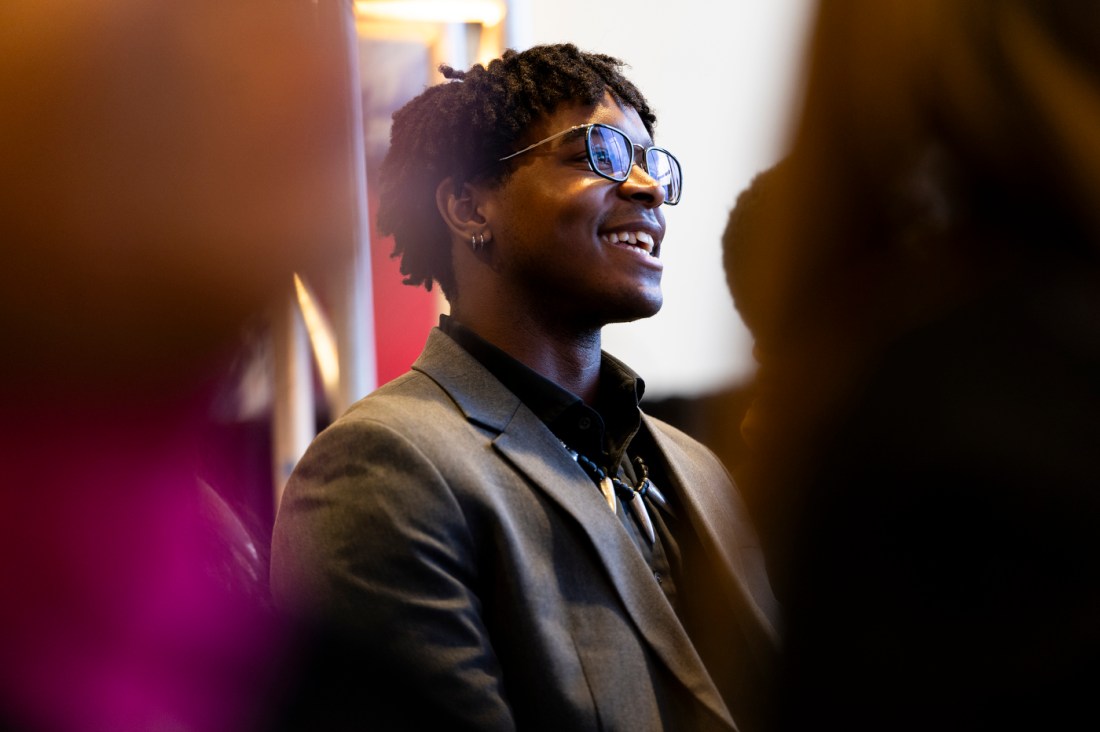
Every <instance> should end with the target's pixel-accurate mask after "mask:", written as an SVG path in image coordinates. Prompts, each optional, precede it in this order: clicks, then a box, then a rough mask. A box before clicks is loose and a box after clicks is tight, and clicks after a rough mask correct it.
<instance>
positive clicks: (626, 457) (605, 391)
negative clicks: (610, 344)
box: [272, 44, 775, 730]
mask: <svg viewBox="0 0 1100 732" xmlns="http://www.w3.org/2000/svg"><path fill="white" fill-rule="evenodd" d="M621 67H622V63H621V62H620V61H619V60H617V59H614V58H612V57H610V56H606V55H603V54H596V53H587V52H583V51H580V50H579V49H577V48H576V47H575V46H573V45H571V44H560V45H550V46H536V47H533V48H530V49H528V50H525V51H523V52H520V53H517V52H515V51H506V52H505V53H504V55H503V57H502V58H500V59H496V60H494V61H492V62H491V63H489V64H488V66H487V67H483V66H481V65H475V66H473V67H472V68H471V69H470V70H468V71H459V70H455V69H452V68H450V67H448V66H443V67H441V71H442V72H443V74H444V76H445V77H447V78H448V79H449V80H450V81H449V82H448V83H443V84H440V85H437V86H433V87H429V88H428V89H427V90H426V91H425V92H424V93H422V94H421V95H420V96H418V97H416V98H415V99H413V100H412V101H411V102H409V103H408V105H406V106H405V107H403V108H402V109H401V110H399V111H398V112H397V113H396V114H395V115H394V123H393V128H392V133H391V147H390V150H389V152H388V154H387V157H386V160H385V162H384V164H383V167H382V173H381V188H380V208H379V217H378V220H379V227H380V229H381V230H383V231H388V232H392V233H394V234H395V240H396V252H395V253H396V254H397V255H399V256H400V257H401V271H402V273H404V274H405V275H406V276H407V280H406V282H407V284H410V285H414V286H415V285H424V286H426V287H431V286H432V284H433V283H435V284H438V285H439V286H440V287H441V289H442V290H443V293H444V295H445V296H446V297H447V299H448V301H449V304H450V307H451V313H450V315H449V316H444V317H443V318H442V319H441V322H440V326H439V328H437V329H434V330H433V331H432V333H431V334H430V336H429V339H428V341H427V344H426V346H425V349H424V351H423V353H422V354H421V356H420V358H419V359H418V360H417V362H416V364H415V365H414V366H413V368H412V370H411V371H410V372H409V373H407V374H405V375H403V376H401V377H399V378H398V379H396V380H395V381H392V382H390V383H389V384H387V385H385V386H383V387H381V388H380V389H378V390H377V391H375V392H374V393H373V394H371V395H370V396H368V397H367V398H366V399H364V400H362V401H360V402H359V403H358V404H357V405H355V406H353V407H352V408H351V409H350V410H349V411H348V412H347V413H346V414H344V415H343V416H342V417H341V418H340V419H338V420H337V421H336V422H335V423H334V425H333V426H331V427H329V428H328V429H327V430H325V431H324V432H322V433H321V435H319V436H318V438H317V439H316V440H315V441H314V442H313V444H312V445H311V447H310V448H309V450H308V452H307V453H306V455H305V457H304V458H303V459H302V460H301V461H300V463H299V464H298V466H297V467H296V469H295V471H294V474H293V476H292V477H291V480H290V482H289V483H288V486H287V489H286V493H285V494H284V498H283V502H282V505H281V507H280V510H279V514H278V517H277V519H276V526H275V535H274V541H273V546H272V592H273V595H274V597H275V600H276V602H277V603H280V604H281V605H282V606H283V607H285V608H287V609H288V611H290V612H293V613H296V614H301V615H302V616H304V617H307V618H313V619H315V620H316V621H317V622H318V623H319V624H320V627H321V632H322V633H327V634H331V636H333V637H335V638H342V639H344V643H345V644H346V647H347V649H348V651H347V654H345V656H344V658H343V659H342V660H340V659H337V658H336V657H335V656H336V654H333V656H332V658H331V661H332V663H334V664H335V663H338V662H339V663H343V664H344V665H345V668H346V669H347V674H346V676H345V677H344V678H343V679H341V680H340V684H339V685H338V686H335V687H334V689H333V691H332V698H334V699H340V698H341V697H342V698H343V701H342V702H338V707H337V708H338V709H341V710H342V711H344V712H346V713H347V715H348V716H346V717H345V718H344V720H337V721H342V722H343V723H344V724H346V726H347V727H355V726H356V725H357V723H358V722H359V720H361V719H363V718H368V717H369V719H370V720H371V722H372V724H373V725H374V727H373V728H375V729H437V728H438V729H469V730H511V729H527V730H535V729H540V730H541V729H546V730H561V729H570V730H572V729H596V728H601V729H634V730H658V729H675V730H703V729H707V730H711V729H713V730H732V729H740V730H753V729H760V728H761V724H762V722H761V719H760V714H761V713H762V706H763V705H762V702H765V701H766V699H767V698H768V697H767V694H766V688H767V683H768V681H769V680H770V671H771V668H772V662H773V655H774V652H775V639H774V631H773V630H772V626H771V621H770V619H769V617H768V613H769V612H770V611H772V610H773V605H774V601H773V599H772V598H771V592H770V589H769V588H768V584H767V577H766V575H765V574H764V572H763V562H762V560H761V559H760V557H759V549H758V547H757V545H756V539H755V536H754V534H753V531H752V528H751V526H750V524H749V522H748V518H747V515H746V513H745V510H744V507H743V505H742V503H741V501H740V497H739V495H738V494H737V492H736V489H735V488H734V486H733V485H732V484H731V482H730V479H729V476H728V474H727V472H726V470H725V469H724V467H723V466H722V465H721V463H720V462H719V461H718V460H717V458H716V457H715V456H714V455H713V454H712V453H711V452H710V451H708V450H707V449H706V448H704V447H703V446H702V445H701V444H699V443H698V442H696V441H695V440H693V439H691V438H689V437H688V436H687V435H685V434H684V433H682V432H680V431H678V430H676V429H675V428H673V427H671V426H669V425H667V424H665V423H662V422H660V421H659V420H656V419H653V418H651V417H649V416H648V415H646V414H643V413H642V411H641V410H640V409H639V406H638V403H639V400H640V398H641V395H642V391H643V388H644V385H643V383H642V381H641V379H640V378H639V377H638V376H637V375H636V374H635V373H634V372H633V371H631V370H630V369H629V368H628V367H626V366H625V365H624V364H622V363H621V362H619V361H618V360H616V359H614V358H613V357H612V356H610V355H608V354H606V353H603V352H602V351H601V347H600V344H601V330H602V328H603V326H604V325H606V324H608V323H612V322H625V321H632V320H636V319H639V318H643V317H649V316H652V315H654V314H655V313H656V312H657V311H658V309H659V308H660V306H661V304H662V294H661V286H660V283H661V273H662V269H663V265H662V260H661V259H660V255H661V249H662V246H663V239H664V234H665V218H664V213H663V211H664V209H663V206H664V204H666V203H667V204H672V203H676V202H677V200H678V199H679V195H680V170H679V163H678V162H677V161H676V160H675V158H673V157H672V156H671V155H670V154H669V153H668V152H667V151H665V150H664V149H662V148H656V147H653V142H652V136H653V128H654V124H655V122H656V117H655V115H654V113H653V111H652V110H651V108H650V106H649V103H648V102H647V101H646V99H645V97H644V96H643V95H642V94H641V92H639V90H638V89H637V88H636V87H635V86H634V85H633V84H632V83H631V82H630V81H629V80H628V79H626V78H625V77H624V76H623V75H622V72H621ZM609 509H610V510H609ZM334 647H335V644H329V645H328V648H330V649H331V648H334ZM318 663H319V665H322V666H323V664H324V659H321V660H320V661H318ZM356 710H358V711H356ZM325 722H326V723H327V724H329V725H330V726H331V725H332V724H333V722H332V721H331V720H330V719H327V718H326V719H325Z"/></svg>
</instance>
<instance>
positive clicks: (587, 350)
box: [454, 310, 601, 404]
mask: <svg viewBox="0 0 1100 732" xmlns="http://www.w3.org/2000/svg"><path fill="white" fill-rule="evenodd" d="M516 315H517V317H512V318H510V319H508V320H503V319H500V318H484V317H478V314H477V313H468V312H463V311H461V310H459V311H456V312H455V313H454V318H455V319H456V320H457V321H458V322H460V323H461V324H462V325H463V326H465V327H467V328H469V329H470V330H472V331H473V332H474V333H476V334H477V335H479V336H481V337H482V338H483V339H485V340H486V341H488V342H489V343H492V344H493V345H494V346H496V347H497V348H499V349H500V350H502V351H504V352H505V353H507V354H508V355H509V356H511V357H512V358H514V359H516V360H517V361H519V362H520V363H522V364H523V365H525V366H527V367H528V368H530V369H532V370H533V371H536V372H537V373H539V374H540V375H542V376H544V377H545V378H547V379H549V380H550V381H553V382H554V383H555V384H557V385H558V386H560V387H562V388H563V389H567V390H568V391H570V392H572V393H574V394H576V395H577V396H579V397H580V398H581V399H583V400H584V401H585V403H587V404H591V403H592V402H593V400H594V399H595V397H596V392H597V389H598V386H599V376H600V355H601V353H600V347H601V337H600V336H601V332H600V329H599V328H593V329H569V328H547V327H545V326H544V325H542V324H540V323H538V322H537V321H534V320H532V319H530V318H525V317H522V315H521V314H516Z"/></svg>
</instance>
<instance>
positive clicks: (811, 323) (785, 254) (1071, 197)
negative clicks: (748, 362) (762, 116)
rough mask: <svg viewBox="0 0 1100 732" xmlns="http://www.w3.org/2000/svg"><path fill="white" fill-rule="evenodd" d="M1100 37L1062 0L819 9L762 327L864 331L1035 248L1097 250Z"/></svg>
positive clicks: (773, 240)
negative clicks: (828, 325)
mask: <svg viewBox="0 0 1100 732" xmlns="http://www.w3.org/2000/svg"><path fill="white" fill-rule="evenodd" d="M1098 36H1100V6H1096V5H1095V4H1091V3H1080V2H1074V1H1072V0H975V1H974V2H965V3H960V2H954V1H953V0H928V1H926V2H919V3H914V2H908V1H907V0H853V1H852V2H844V3H822V4H821V6H820V9H819V17H818V22H817V25H816V33H815V35H814V37H813V39H812V45H811V47H810V55H809V59H808V60H809V69H810V70H809V76H808V79H807V95H806V98H805V103H804V107H803V111H802V114H801V116H800V118H799V121H798V123H797V126H796V128H795V138H794V141H793V146H792V156H791V157H792V163H791V167H792V168H793V169H792V170H791V171H790V172H791V175H790V176H788V178H787V180H786V181H785V183H783V184H782V185H781V188H782V190H779V191H776V192H775V194H774V195H770V197H769V198H770V203H769V206H770V207H771V209H770V214H769V215H770V223H769V227H770V228H769V232H770V235H769V236H768V237H767V239H768V246H769V250H770V254H769V256H768V260H769V261H768V264H767V266H766V267H765V268H764V270H763V271H761V273H760V274H759V275H758V276H757V281H756V282H754V283H753V286H754V287H756V288H757V290H758V291H759V293H760V295H761V297H762V298H763V300H762V301H761V303H760V306H759V311H760V312H761V313H762V314H763V317H762V318H761V319H760V322H759V323H758V324H756V325H757V328H756V330H757V337H758V338H760V339H764V340H767V341H769V342H771V344H772V345H776V346H780V345H783V343H784V342H785V341H789V340H792V339H794V340H797V339H800V338H813V337H824V336H814V335H812V334H813V333H815V332H819V329H820V328H821V327H822V324H824V323H829V322H832V323H844V324H845V325H844V329H845V330H847V331H850V332H848V333H847V335H848V336H849V337H851V338H852V340H859V339H861V338H864V337H866V338H872V339H873V338H877V337H880V336H883V335H884V334H888V333H889V332H891V331H892V330H894V329H897V328H899V327H900V328H904V327H907V325H910V324H912V323H914V322H918V321H919V320H920V319H922V318H925V317H927V316H929V315H930V314H932V313H934V312H935V311H936V310H937V309H939V308H942V307H945V306H949V305H950V304H951V303H952V302H955V301H956V300H957V299H958V298H959V297H964V296H965V293H968V292H972V291H973V290H974V289H975V288H978V289H980V288H981V287H982V286H983V283H984V282H986V281H987V280H988V278H990V277H995V276H996V273H997V272H999V271H1000V270H1002V268H1003V267H1005V266H1011V264H1010V263H1011V262H1012V261H1014V260H1016V259H1017V258H1018V257H1021V256H1024V257H1027V256H1031V254H1033V253H1034V249H1035V248H1036V247H1043V248H1048V249H1049V252H1048V253H1053V252H1054V251H1055V250H1058V249H1061V250H1063V251H1065V252H1066V253H1069V252H1070V251H1071V250H1072V251H1073V252H1075V253H1084V254H1086V256H1089V257H1093V258H1095V257H1096V256H1097V255H1098V254H1100V208H1098V207H1097V206H1096V203H1095V202H1096V200H1097V197H1098V196H1100V45H1098V44H1097V43H1096V42H1095V39H1096V38H1097V37H1098ZM835 335H838V334H837V333H832V334H830V335H829V336H828V337H832V336H835Z"/></svg>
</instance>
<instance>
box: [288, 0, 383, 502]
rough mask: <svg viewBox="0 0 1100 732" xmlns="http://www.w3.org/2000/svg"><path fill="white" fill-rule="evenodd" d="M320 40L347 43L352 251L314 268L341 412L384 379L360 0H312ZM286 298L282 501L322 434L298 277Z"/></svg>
mask: <svg viewBox="0 0 1100 732" xmlns="http://www.w3.org/2000/svg"><path fill="white" fill-rule="evenodd" d="M309 2H310V3H311V4H312V10H313V17H314V22H315V26H316V30H317V37H318V42H321V43H334V44H337V45H338V46H339V48H341V49H342V50H343V52H342V53H341V54H340V56H341V58H342V63H341V64H340V65H339V68H337V69H334V71H335V72H337V73H340V74H341V76H342V77H343V78H342V79H341V82H342V84H343V86H344V87H345V88H346V90H347V94H346V97H345V98H346V104H345V106H344V109H343V117H344V125H343V129H344V131H345V141H344V147H345V148H346V150H347V154H346V156H345V159H346V162H347V165H346V169H345V175H346V185H345V186H343V189H342V190H343V191H344V192H345V195H346V197H347V200H346V209H347V211H348V214H349V215H348V217H347V225H348V227H349V228H350V230H349V231H348V232H347V237H346V238H347V241H348V242H349V243H350V246H349V247H347V251H346V254H345V256H344V257H343V258H342V261H341V262H340V263H339V265H338V266H337V267H336V268H335V269H334V270H333V271H327V272H321V273H309V274H312V275H313V277H312V279H313V280H314V281H317V282H322V283H324V293H325V295H327V297H326V298H325V303H324V304H325V305H327V307H328V311H329V314H330V316H331V319H330V322H331V323H332V331H333V332H332V333H331V335H332V337H333V340H334V341H335V343H336V346H337V354H338V358H339V382H338V384H337V388H336V389H335V390H327V389H326V390H325V392H324V393H325V394H326V395H327V398H326V400H325V404H324V407H325V410H324V411H325V413H326V414H327V415H329V416H330V417H332V416H336V415H338V414H340V413H341V412H343V411H344V410H345V409H347V407H348V406H350V405H351V403H352V402H354V401H355V400H356V399H358V398H360V397H362V396H364V395H366V394H367V393H368V392H369V391H371V390H372V389H373V388H374V387H375V386H376V385H377V383H376V382H377V367H376V358H375V338H374V313H373V294H372V287H371V270H370V217H369V214H368V207H367V175H366V154H365V150H364V141H363V108H362V92H363V90H362V83H361V80H360V76H359V50H358V48H359V47H358V36H357V33H356V25H355V13H354V5H353V3H352V2H351V0H327V1H326V0H309ZM285 302H286V306H285V307H282V308H280V310H279V312H278V313H277V314H276V316H275V318H274V322H273V329H274V341H275V348H274V349H273V350H274V354H275V361H274V372H275V373H274V383H275V404H274V408H273V411H272V452H273V454H272V460H273V467H274V470H273V473H272V474H273V476H274V483H275V485H274V501H275V507H276V509H277V508H278V505H279V501H280V499H281V498H282V491H283V488H284V486H285V485H286V481H287V478H289V476H290V472H291V470H292V469H293V468H294V465H295V463H297V461H298V459H299V458H300V457H301V456H302V454H303V453H304V452H305V449H306V448H307V447H308V446H309V443H310V441H311V440H312V439H313V437H314V436H315V435H316V430H317V414H318V405H317V402H316V399H315V392H314V380H313V371H312V368H311V363H310V356H309V353H310V347H309V334H308V332H307V330H306V328H305V325H304V323H303V320H302V314H301V310H300V308H299V305H298V300H297V298H296V297H295V295H294V290H293V283H291V282H288V283H287V295H286V301H285Z"/></svg>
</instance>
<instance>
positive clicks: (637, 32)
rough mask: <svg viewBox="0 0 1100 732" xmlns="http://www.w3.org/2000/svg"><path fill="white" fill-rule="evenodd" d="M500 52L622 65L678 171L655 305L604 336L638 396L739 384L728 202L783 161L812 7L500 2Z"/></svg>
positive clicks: (784, 1) (744, 353) (723, 1)
mask: <svg viewBox="0 0 1100 732" xmlns="http://www.w3.org/2000/svg"><path fill="white" fill-rule="evenodd" d="M510 6H511V8H512V11H511V14H512V18H510V22H509V34H510V37H509V39H508V41H507V42H508V45H510V46H513V47H515V48H525V47H527V46H529V45H533V44H537V43H556V42H564V41H569V42H572V43H575V44H576V45H578V46H579V47H581V48H582V49H585V50H589V51H599V52H602V53H608V54H611V55H613V56H617V57H618V58H621V59H622V60H623V61H625V62H626V63H627V64H629V68H628V69H627V75H628V77H629V78H630V79H631V80H632V81H633V82H635V84H637V85H638V87H639V88H640V89H641V90H642V92H643V93H644V94H645V95H646V97H647V98H648V99H649V101H650V103H651V104H652V105H653V107H654V108H655V110H656V112H657V116H658V123H657V134H656V138H657V144H659V145H661V146H663V147H667V148H669V149H670V150H671V151H672V152H673V153H674V154H675V155H676V157H678V158H679V159H680V162H681V164H682V165H683V167H684V198H683V201H682V202H681V203H680V204H679V205H678V206H675V207H668V210H667V219H668V234H667V236H666V238H665V243H664V245H663V247H662V252H663V254H662V257H663V259H664V260H665V275H664V291H665V305H664V308H663V309H662V310H661V312H660V313H659V314H658V315H657V316H655V317H654V318H650V319H649V320H645V321H639V322H636V323H629V324H623V325H614V326H610V327H608V328H606V329H605V331H604V348H605V349H606V350H607V351H609V352H610V353H613V354H615V355H616V356H619V357H620V358H622V359H623V360H625V361H626V362H627V363H628V364H630V365H631V366H632V367H633V368H634V369H635V370H637V371H638V372H639V373H640V374H641V375H642V376H643V377H644V378H645V380H646V385H647V396H649V397H658V398H660V397H665V396H692V395H698V394H702V393H706V392H710V391H713V390H716V389H719V388H721V387H723V386H727V385H730V384H734V383H737V382H740V381H742V380H744V379H745V378H747V377H748V376H749V375H751V373H752V368H753V361H752V357H751V352H750V350H751V340H750V338H749V335H748V333H747V331H746V330H745V328H744V325H743V324H742V323H741V320H740V318H739V317H738V316H737V313H736V310H734V308H733V305H732V301H731V299H730V295H729V290H728V288H727V286H726V280H725V274H724V272H723V270H722V257H721V236H722V231H723V229H724V228H725V225H726V218H727V216H728V215H729V210H730V208H731V207H732V205H733V202H734V200H735V199H736V197H737V194H738V193H740V192H741V191H742V190H743V189H744V188H745V187H746V186H747V185H748V183H749V181H750V180H751V179H752V177H753V176H754V175H755V174H756V173H757V172H759V171H761V170H763V169H765V168H767V167H769V166H771V165H772V164H773V163H775V162H776V161H777V160H778V159H779V157H780V156H781V154H782V150H783V143H784V140H785V138H786V135H787V120H788V118H789V116H790V105H791V104H792V101H793V98H794V97H795V95H796V93H797V88H798V86H799V83H800V75H801V61H802V53H803V44H804V36H805V33H806V30H807V28H808V25H809V22H810V20H811V16H812V8H813V2H812V0H718V2H703V0H680V2H679V3H670V2H667V1H664V2H662V1H659V0H512V2H511V3H510Z"/></svg>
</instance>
